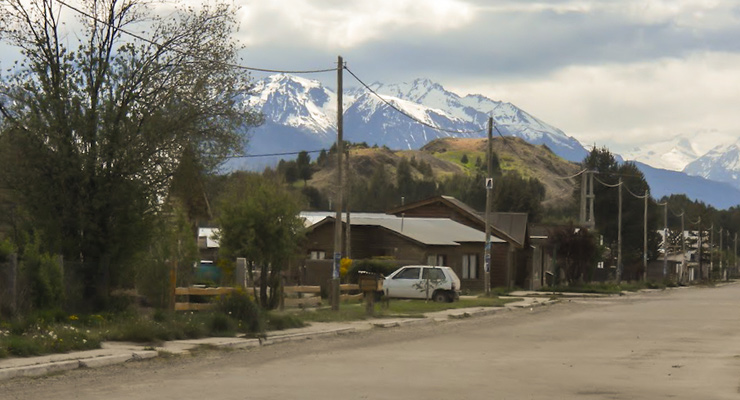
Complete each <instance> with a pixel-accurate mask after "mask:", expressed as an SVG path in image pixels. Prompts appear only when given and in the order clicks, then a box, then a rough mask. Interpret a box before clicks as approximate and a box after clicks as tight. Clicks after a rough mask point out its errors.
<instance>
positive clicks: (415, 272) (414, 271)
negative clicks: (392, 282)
mask: <svg viewBox="0 0 740 400" xmlns="http://www.w3.org/2000/svg"><path fill="white" fill-rule="evenodd" d="M419 269H420V268H406V269H404V270H403V271H401V272H399V273H398V275H396V276H395V277H393V279H419Z"/></svg>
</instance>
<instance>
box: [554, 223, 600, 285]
mask: <svg viewBox="0 0 740 400" xmlns="http://www.w3.org/2000/svg"><path fill="white" fill-rule="evenodd" d="M549 236H550V238H549V239H548V240H549V243H550V245H552V246H554V247H555V248H557V262H558V264H559V265H560V267H561V268H562V271H563V272H564V274H565V279H566V281H567V282H568V283H569V284H572V283H575V282H582V281H584V280H589V279H590V274H591V270H592V268H593V267H594V265H595V264H596V262H597V259H598V256H599V254H598V245H597V242H596V238H595V237H594V236H593V235H592V234H591V233H590V232H589V231H588V229H585V228H581V229H576V228H575V227H574V226H573V225H570V226H566V227H562V228H559V229H556V230H554V231H553V232H550V235H549Z"/></svg>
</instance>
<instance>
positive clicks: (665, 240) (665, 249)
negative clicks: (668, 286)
mask: <svg viewBox="0 0 740 400" xmlns="http://www.w3.org/2000/svg"><path fill="white" fill-rule="evenodd" d="M663 207H664V208H663V279H665V276H666V273H667V272H668V201H666V202H665V203H664V204H663Z"/></svg>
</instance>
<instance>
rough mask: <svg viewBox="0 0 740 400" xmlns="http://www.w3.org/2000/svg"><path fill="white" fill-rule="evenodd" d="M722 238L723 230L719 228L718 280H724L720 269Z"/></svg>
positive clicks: (721, 265)
mask: <svg viewBox="0 0 740 400" xmlns="http://www.w3.org/2000/svg"><path fill="white" fill-rule="evenodd" d="M723 236H724V228H722V227H720V228H719V280H724V279H725V276H724V271H723V269H722V267H723V264H722V239H723V238H722V237H723Z"/></svg>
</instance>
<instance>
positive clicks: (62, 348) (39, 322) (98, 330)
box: [0, 297, 517, 358]
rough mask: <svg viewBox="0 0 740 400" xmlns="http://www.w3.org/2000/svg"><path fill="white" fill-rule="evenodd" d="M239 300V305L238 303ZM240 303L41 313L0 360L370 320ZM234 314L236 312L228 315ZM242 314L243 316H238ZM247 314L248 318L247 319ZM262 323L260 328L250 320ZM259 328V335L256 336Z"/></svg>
mask: <svg viewBox="0 0 740 400" xmlns="http://www.w3.org/2000/svg"><path fill="white" fill-rule="evenodd" d="M237 300H238V299H237ZM516 300H517V299H500V298H498V297H477V298H464V299H461V300H460V301H456V302H453V303H435V302H432V301H429V302H426V301H423V300H391V301H390V302H389V303H388V305H387V307H386V306H385V304H383V303H380V302H378V303H376V305H375V316H376V317H378V318H400V317H403V318H424V313H428V312H435V311H441V310H447V309H455V308H467V307H501V306H503V305H504V304H506V303H507V302H511V301H516ZM242 306H243V304H242V303H241V302H240V301H234V302H232V304H231V307H227V308H222V309H219V310H214V311H208V312H179V313H176V312H169V311H161V310H157V311H155V312H154V313H150V314H136V313H133V312H127V313H121V314H105V315H99V314H93V315H79V316H78V315H66V314H63V313H60V312H53V313H37V314H33V315H29V316H26V317H19V318H16V319H14V320H11V321H4V322H2V323H0V358H5V357H31V356H37V355H43V354H51V353H63V352H69V351H80V350H90V349H97V348H100V345H101V343H102V342H103V341H105V340H111V341H127V342H137V343H144V344H149V345H156V344H159V343H162V342H164V341H168V340H178V339H196V338H202V337H209V336H226V337H231V336H235V335H236V334H237V333H247V334H262V333H263V330H262V329H267V330H282V329H290V328H299V327H303V326H305V325H306V324H307V323H309V322H342V321H356V320H363V319H366V318H367V315H366V314H365V305H364V304H362V303H345V304H342V305H341V306H340V310H339V311H332V310H331V309H329V308H322V309H318V310H316V311H306V310H302V311H284V312H278V311H269V312H264V311H259V312H257V313H254V314H250V313H251V312H252V311H253V310H246V309H245V308H244V307H242ZM228 310H232V311H228ZM240 310H241V312H242V313H243V314H244V315H238V314H240ZM247 311H249V313H247ZM254 318H258V319H259V323H255V321H252V319H254ZM255 327H259V329H260V330H259V331H254V329H255Z"/></svg>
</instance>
